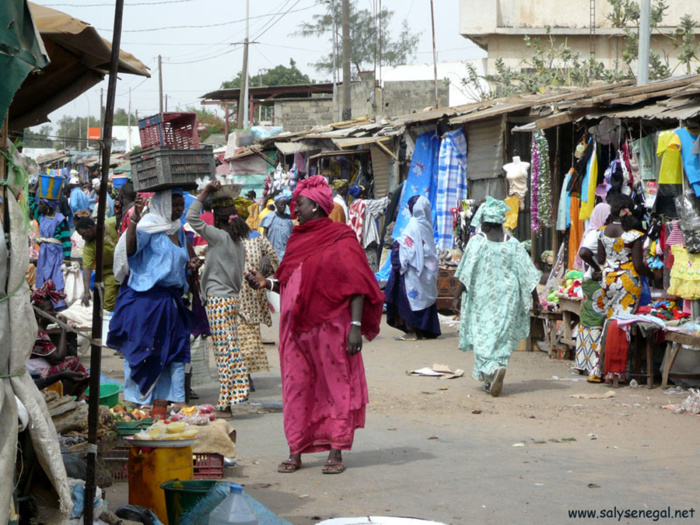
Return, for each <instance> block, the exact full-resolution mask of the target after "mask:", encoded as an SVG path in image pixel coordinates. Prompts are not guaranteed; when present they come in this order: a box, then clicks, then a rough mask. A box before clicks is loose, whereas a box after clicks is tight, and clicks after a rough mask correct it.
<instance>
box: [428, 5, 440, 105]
mask: <svg viewBox="0 0 700 525" xmlns="http://www.w3.org/2000/svg"><path fill="white" fill-rule="evenodd" d="M430 21H431V23H432V25H433V81H434V85H435V109H437V108H438V107H439V106H440V101H439V100H438V77H437V50H436V48H435V8H434V7H433V0H430Z"/></svg>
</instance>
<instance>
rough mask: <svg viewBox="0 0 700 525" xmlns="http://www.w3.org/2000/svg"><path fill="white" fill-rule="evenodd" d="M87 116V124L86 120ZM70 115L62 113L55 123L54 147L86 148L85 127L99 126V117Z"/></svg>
mask: <svg viewBox="0 0 700 525" xmlns="http://www.w3.org/2000/svg"><path fill="white" fill-rule="evenodd" d="M88 118H89V124H88V123H87V120H88ZM88 118H86V117H70V116H68V115H64V116H63V117H61V119H60V120H59V121H58V122H57V123H56V124H57V126H58V130H57V132H56V135H57V137H56V139H57V140H56V142H54V147H55V148H56V149H61V148H63V149H87V145H88V142H87V128H88V127H91V128H97V127H99V126H100V119H98V118H97V117H88Z"/></svg>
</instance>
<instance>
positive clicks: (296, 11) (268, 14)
mask: <svg viewBox="0 0 700 525" xmlns="http://www.w3.org/2000/svg"><path fill="white" fill-rule="evenodd" d="M299 1H300V0H299ZM297 3H299V2H297ZM294 5H296V4H294ZM314 7H316V4H313V5H311V6H308V7H302V8H299V9H296V10H295V11H291V10H290V11H287V12H286V13H284V14H285V15H286V14H289V13H298V12H300V11H307V10H309V9H313V8H314ZM279 14H281V13H266V14H264V15H257V16H251V17H250V18H251V20H252V19H257V18H265V17H268V16H273V17H274V16H277V15H279ZM245 20H246V19H245V18H242V19H239V20H231V21H229V22H220V23H218V24H205V25H185V26H166V27H151V28H147V29H124V30H123V32H124V33H145V32H148V31H167V30H170V29H205V28H209V27H221V26H227V25H231V24H240V23H241V22H245ZM95 29H97V30H98V31H108V32H111V31H112V29H107V28H100V27H96V28H95Z"/></svg>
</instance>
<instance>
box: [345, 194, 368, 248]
mask: <svg viewBox="0 0 700 525" xmlns="http://www.w3.org/2000/svg"><path fill="white" fill-rule="evenodd" d="M366 209H367V205H366V203H365V200H364V199H358V200H356V201H353V203H352V204H351V205H350V210H349V212H350V227H351V228H352V229H353V230H354V231H355V235H357V240H358V241H359V243H360V245H362V232H363V231H364V227H365V211H366Z"/></svg>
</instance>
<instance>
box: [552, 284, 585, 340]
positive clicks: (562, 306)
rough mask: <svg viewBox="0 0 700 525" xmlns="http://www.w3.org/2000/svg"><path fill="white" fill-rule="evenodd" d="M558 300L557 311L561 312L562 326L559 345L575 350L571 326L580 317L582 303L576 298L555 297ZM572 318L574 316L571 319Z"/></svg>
mask: <svg viewBox="0 0 700 525" xmlns="http://www.w3.org/2000/svg"><path fill="white" fill-rule="evenodd" d="M557 297H558V298H559V310H560V311H561V317H562V320H561V326H562V332H563V333H562V337H561V340H560V343H563V344H565V345H568V346H570V347H571V348H576V339H574V337H573V334H572V330H571V324H572V322H573V321H574V320H576V321H577V322H578V319H579V318H580V317H581V305H582V304H583V301H582V300H581V299H578V298H573V297H564V296H560V295H557ZM572 316H576V319H573V318H572Z"/></svg>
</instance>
